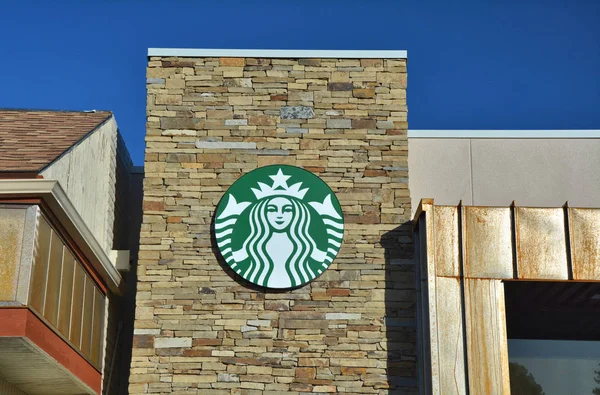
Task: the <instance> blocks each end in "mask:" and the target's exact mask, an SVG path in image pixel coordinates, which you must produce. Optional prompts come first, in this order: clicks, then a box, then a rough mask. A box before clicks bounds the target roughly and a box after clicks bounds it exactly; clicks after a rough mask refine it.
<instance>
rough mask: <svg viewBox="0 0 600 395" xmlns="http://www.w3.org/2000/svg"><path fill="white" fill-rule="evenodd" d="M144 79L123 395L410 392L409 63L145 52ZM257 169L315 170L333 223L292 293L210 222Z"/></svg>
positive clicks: (412, 339)
mask: <svg viewBox="0 0 600 395" xmlns="http://www.w3.org/2000/svg"><path fill="white" fill-rule="evenodd" d="M147 84H148V85H147V88H148V101H147V115H148V118H147V121H148V123H147V136H146V143H147V146H146V159H145V177H146V178H145V181H144V219H143V225H142V230H141V240H140V254H139V269H138V275H139V282H138V291H137V307H136V320H135V330H134V349H133V359H132V364H131V378H130V387H129V390H130V393H131V394H143V393H161V394H166V393H177V394H197V393H201V392H202V391H205V389H212V390H210V391H209V393H211V394H230V393H231V394H263V393H281V392H336V391H339V392H348V393H352V392H354V393H382V392H383V393H385V392H388V391H389V392H392V391H391V390H392V389H394V390H398V392H395V393H413V392H414V391H415V387H416V379H415V374H416V373H415V353H416V351H415V331H414V274H413V265H412V263H413V261H412V250H413V247H412V239H411V234H412V233H411V232H412V230H411V227H410V225H409V224H408V221H409V220H410V215H411V210H410V197H409V191H408V168H407V155H408V152H407V108H406V60H405V59H257V58H192V57H151V58H150V59H149V64H148V70H147ZM269 164H290V165H295V166H300V167H304V168H305V169H308V170H310V171H312V172H313V173H315V174H317V175H318V176H319V177H321V178H322V179H323V180H324V181H325V182H327V183H328V184H329V186H330V187H331V188H332V189H333V190H334V192H335V193H336V195H337V197H338V199H339V200H340V203H341V205H342V209H343V211H344V217H345V218H344V219H345V223H346V226H345V227H346V229H345V235H344V243H343V247H342V249H341V251H340V254H339V255H338V257H337V259H336V260H335V261H334V262H333V264H332V265H331V267H330V268H329V269H328V270H327V271H326V272H325V273H324V274H323V275H322V276H321V277H319V278H317V279H316V280H315V281H313V282H312V283H310V284H309V285H306V286H304V287H302V288H300V289H296V290H294V291H289V292H279V293H277V292H271V291H266V290H264V289H259V288H257V287H254V286H251V285H249V284H248V283H246V282H244V280H241V279H240V278H239V277H237V275H235V273H233V272H232V271H231V270H229V269H228V268H227V266H226V264H224V262H223V260H222V259H221V257H220V256H219V254H218V252H217V249H216V245H215V243H214V241H213V238H212V232H211V223H212V220H213V214H214V211H215V208H216V205H217V203H218V202H219V199H220V198H221V197H222V195H223V193H224V192H225V191H226V190H227V188H228V187H229V186H230V185H231V184H232V183H233V182H234V181H235V180H236V179H237V178H239V177H240V176H241V175H242V174H244V173H246V172H248V171H250V170H252V169H255V168H256V167H260V166H264V165H269ZM198 389H200V390H198Z"/></svg>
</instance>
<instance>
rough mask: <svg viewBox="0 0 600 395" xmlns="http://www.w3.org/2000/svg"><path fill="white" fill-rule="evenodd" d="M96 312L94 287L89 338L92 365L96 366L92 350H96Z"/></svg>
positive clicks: (93, 287) (93, 288)
mask: <svg viewBox="0 0 600 395" xmlns="http://www.w3.org/2000/svg"><path fill="white" fill-rule="evenodd" d="M95 310H96V287H95V286H92V322H91V326H92V328H91V330H90V334H89V338H90V356H89V358H90V361H92V364H93V365H94V366H96V361H94V360H93V359H92V350H93V349H94V313H95Z"/></svg>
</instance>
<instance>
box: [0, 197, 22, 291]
mask: <svg viewBox="0 0 600 395" xmlns="http://www.w3.org/2000/svg"><path fill="white" fill-rule="evenodd" d="M26 213H27V209H26V208H12V207H0V301H15V300H16V299H17V288H18V285H19V265H20V262H21V248H22V242H23V230H24V226H25V215H26Z"/></svg>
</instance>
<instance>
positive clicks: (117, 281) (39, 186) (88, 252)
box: [0, 179, 122, 295]
mask: <svg viewBox="0 0 600 395" xmlns="http://www.w3.org/2000/svg"><path fill="white" fill-rule="evenodd" d="M0 197H9V198H10V197H37V198H41V199H43V200H44V202H45V203H46V204H47V205H48V206H49V207H50V209H51V210H52V213H53V214H54V215H56V216H57V217H58V219H59V221H60V223H61V225H62V226H63V227H64V228H65V229H66V231H67V232H68V233H69V236H71V237H72V238H73V239H74V240H75V242H76V243H77V245H78V246H79V248H81V249H82V250H83V253H84V254H85V256H86V257H87V258H88V259H89V260H90V263H91V264H92V267H93V268H94V269H96V270H97V271H98V274H99V275H100V276H101V277H102V278H103V279H104V281H106V283H107V284H108V287H109V289H110V290H111V291H112V292H114V293H116V294H119V295H120V294H122V289H121V286H122V278H121V274H119V271H118V270H117V269H116V268H115V267H114V265H113V264H112V262H111V261H110V259H109V257H108V255H107V254H106V252H104V249H103V248H102V247H101V246H100V243H98V240H96V238H95V237H94V235H93V234H92V232H91V231H90V230H89V228H88V227H87V225H86V224H85V222H84V221H83V218H81V216H80V215H79V213H78V212H77V210H76V209H75V207H74V206H73V204H72V203H71V201H70V200H69V198H68V196H67V194H66V193H65V191H64V190H63V189H62V187H61V186H60V184H59V183H58V181H56V180H43V179H34V180H10V179H9V180H0Z"/></svg>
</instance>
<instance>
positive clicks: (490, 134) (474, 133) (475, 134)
mask: <svg viewBox="0 0 600 395" xmlns="http://www.w3.org/2000/svg"><path fill="white" fill-rule="evenodd" d="M408 138H409V139H597V138H600V130H599V129H589V130H585V129H579V130H409V131H408Z"/></svg>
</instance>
